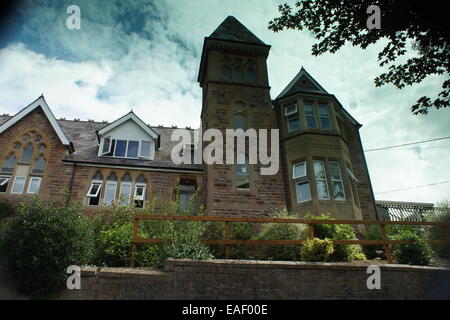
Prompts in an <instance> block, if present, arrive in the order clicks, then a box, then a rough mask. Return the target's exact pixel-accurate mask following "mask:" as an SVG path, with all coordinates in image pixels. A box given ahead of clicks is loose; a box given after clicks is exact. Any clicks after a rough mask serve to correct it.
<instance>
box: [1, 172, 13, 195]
mask: <svg viewBox="0 0 450 320" xmlns="http://www.w3.org/2000/svg"><path fill="white" fill-rule="evenodd" d="M11 178H12V177H11V176H5V175H0V179H5V181H3V182H2V183H0V187H2V186H4V185H5V184H6V190H5V191H0V193H7V192H8V187H9V183H10V182H11Z"/></svg>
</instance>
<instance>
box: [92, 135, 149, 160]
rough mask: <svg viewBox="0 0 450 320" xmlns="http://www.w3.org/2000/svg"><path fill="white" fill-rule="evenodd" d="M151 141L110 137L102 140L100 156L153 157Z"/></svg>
mask: <svg viewBox="0 0 450 320" xmlns="http://www.w3.org/2000/svg"><path fill="white" fill-rule="evenodd" d="M152 151H153V142H150V141H136V140H120V139H112V138H110V137H108V138H105V139H104V140H103V146H102V154H101V155H102V156H107V157H116V158H130V159H137V158H147V159H151V158H153V152H152Z"/></svg>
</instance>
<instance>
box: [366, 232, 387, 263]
mask: <svg viewBox="0 0 450 320" xmlns="http://www.w3.org/2000/svg"><path fill="white" fill-rule="evenodd" d="M362 236H363V239H364V240H382V238H381V234H380V227H379V226H378V225H371V226H370V227H368V228H366V230H364V231H363V233H362ZM362 248H363V252H364V254H365V255H366V257H367V258H368V259H375V258H377V257H378V253H377V251H384V246H383V245H382V244H377V245H364V246H362Z"/></svg>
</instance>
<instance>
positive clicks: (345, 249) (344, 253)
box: [305, 213, 366, 261]
mask: <svg viewBox="0 0 450 320" xmlns="http://www.w3.org/2000/svg"><path fill="white" fill-rule="evenodd" d="M305 219H309V220H334V218H331V216H330V215H329V214H321V215H319V216H315V215H313V214H310V213H309V214H307V215H305ZM313 228H314V236H315V237H317V238H319V239H326V238H328V239H331V240H354V239H356V234H355V230H354V229H353V228H352V227H351V226H350V225H344V224H315V225H314V227H313ZM365 259H366V257H365V256H364V254H363V253H362V252H361V246H359V245H355V244H337V245H334V253H333V255H332V257H331V260H332V261H354V260H365Z"/></svg>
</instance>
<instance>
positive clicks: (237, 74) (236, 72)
mask: <svg viewBox="0 0 450 320" xmlns="http://www.w3.org/2000/svg"><path fill="white" fill-rule="evenodd" d="M233 78H234V80H237V81H244V71H243V70H242V60H241V59H240V58H236V59H234V66H233Z"/></svg>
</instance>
